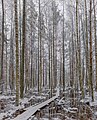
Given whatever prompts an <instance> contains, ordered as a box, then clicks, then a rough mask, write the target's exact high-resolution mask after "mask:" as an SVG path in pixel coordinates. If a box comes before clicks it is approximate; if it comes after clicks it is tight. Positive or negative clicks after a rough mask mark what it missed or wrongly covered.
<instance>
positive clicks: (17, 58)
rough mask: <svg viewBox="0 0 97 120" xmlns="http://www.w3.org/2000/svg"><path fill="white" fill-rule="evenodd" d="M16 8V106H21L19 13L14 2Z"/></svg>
mask: <svg viewBox="0 0 97 120" xmlns="http://www.w3.org/2000/svg"><path fill="white" fill-rule="evenodd" d="M14 6H15V7H14V8H15V41H16V105H19V47H18V11H17V0H14Z"/></svg>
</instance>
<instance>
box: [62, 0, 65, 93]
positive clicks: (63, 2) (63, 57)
mask: <svg viewBox="0 0 97 120" xmlns="http://www.w3.org/2000/svg"><path fill="white" fill-rule="evenodd" d="M62 48H63V92H64V91H65V52H64V50H65V49H64V0H63V47H62Z"/></svg>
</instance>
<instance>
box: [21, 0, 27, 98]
mask: <svg viewBox="0 0 97 120" xmlns="http://www.w3.org/2000/svg"><path fill="white" fill-rule="evenodd" d="M25 9H26V0H24V2H23V18H22V19H23V20H22V55H21V57H22V61H21V62H22V63H21V64H22V65H21V74H20V75H21V79H20V97H21V98H23V97H24V54H25V39H26V29H25V24H26V23H25V18H26V13H25V11H26V10H25Z"/></svg>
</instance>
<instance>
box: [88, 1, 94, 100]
mask: <svg viewBox="0 0 97 120" xmlns="http://www.w3.org/2000/svg"><path fill="white" fill-rule="evenodd" d="M92 60H93V58H92V0H90V73H89V74H90V83H89V86H90V91H91V96H92V101H94V93H93V80H92V79H93V76H92V75H93V74H92Z"/></svg>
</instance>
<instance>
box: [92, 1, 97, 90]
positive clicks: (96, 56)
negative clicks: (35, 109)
mask: <svg viewBox="0 0 97 120" xmlns="http://www.w3.org/2000/svg"><path fill="white" fill-rule="evenodd" d="M93 7H94V39H95V64H96V91H97V37H96V8H95V0H93Z"/></svg>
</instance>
